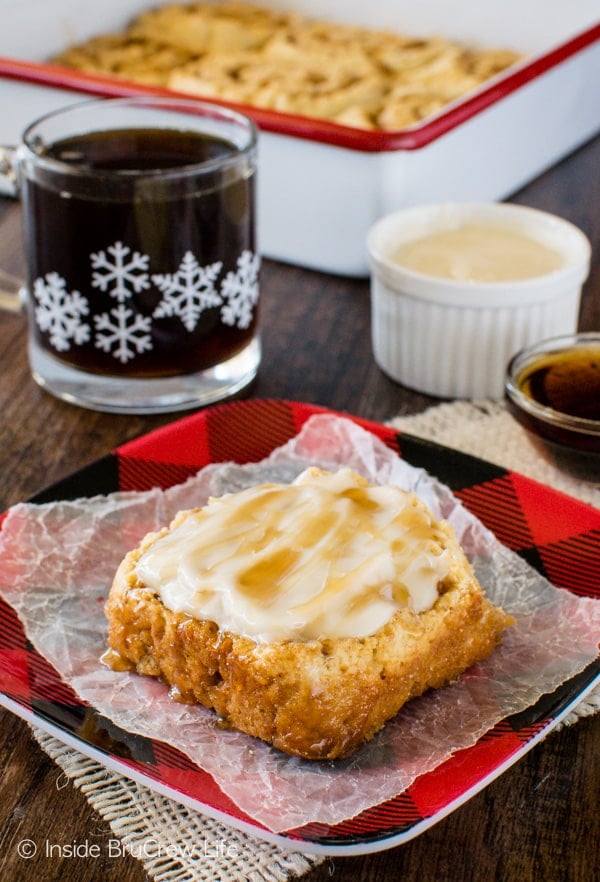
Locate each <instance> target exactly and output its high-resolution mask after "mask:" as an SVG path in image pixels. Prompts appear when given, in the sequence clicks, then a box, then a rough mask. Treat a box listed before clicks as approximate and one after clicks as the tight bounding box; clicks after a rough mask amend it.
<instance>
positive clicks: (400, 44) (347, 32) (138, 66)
mask: <svg viewBox="0 0 600 882" xmlns="http://www.w3.org/2000/svg"><path fill="white" fill-rule="evenodd" d="M518 58H519V56H518V55H517V54H516V53H515V52H511V51H509V50H504V49H500V50H496V49H474V48H469V47H465V46H460V45H458V44H457V43H455V42H453V41H450V40H446V39H443V38H441V37H437V36H434V37H430V38H426V39H419V38H413V37H407V36H403V35H400V34H394V33H391V32H390V31H382V30H373V29H369V28H364V27H352V26H349V25H342V24H337V23H334V22H330V21H318V20H313V19H310V18H307V17H304V16H301V15H300V14H297V13H291V12H286V11H277V10H274V9H270V8H268V7H261V6H259V5H256V4H251V3H240V2H235V0H234V2H222V3H167V4H162V5H160V6H158V7H157V8H154V9H150V10H147V11H146V12H143V13H141V14H140V15H139V16H137V17H136V18H135V19H134V20H133V21H132V22H131V23H130V25H129V26H128V27H127V28H126V29H125V30H124V31H122V32H121V33H118V34H109V35H101V36H100V37H97V38H94V39H92V40H90V41H88V42H87V43H85V44H83V45H80V46H74V47H72V48H69V49H67V50H66V51H65V52H63V53H61V54H60V55H59V56H57V57H56V59H55V61H56V62H58V63H59V64H63V65H65V66H67V67H72V68H76V69H80V70H84V71H87V72H91V73H94V74H107V75H110V76H116V77H122V78H125V79H128V80H130V81H133V82H141V83H153V84H159V85H163V86H166V87H167V88H170V89H172V90H174V91H177V92H185V93H189V94H192V95H198V96H202V97H206V98H210V97H213V98H219V99H222V100H225V101H231V102H235V103H238V104H245V105H248V106H253V107H261V108H268V109H272V110H276V111H281V112H284V113H293V114H301V115H304V116H309V117H319V118H324V119H328V120H331V121H334V122H338V123H341V124H344V125H350V126H355V127H358V128H364V129H387V130H390V129H399V128H404V127H406V126H409V125H414V124H415V123H418V122H419V121H420V120H422V119H424V118H426V117H427V116H429V115H431V114H432V113H435V112H437V111H438V110H440V109H441V108H442V107H444V106H445V105H446V104H448V103H449V102H450V101H453V100H455V99H456V98H459V97H460V96H462V95H464V94H465V93H466V92H469V91H471V90H472V89H474V88H476V87H477V86H479V85H480V84H481V83H483V82H484V81H485V80H487V79H489V78H490V77H492V76H494V75H496V74H498V73H499V72H501V71H502V70H504V69H505V68H507V67H509V66H510V65H511V64H514V63H515V62H516V61H517V60H518Z"/></svg>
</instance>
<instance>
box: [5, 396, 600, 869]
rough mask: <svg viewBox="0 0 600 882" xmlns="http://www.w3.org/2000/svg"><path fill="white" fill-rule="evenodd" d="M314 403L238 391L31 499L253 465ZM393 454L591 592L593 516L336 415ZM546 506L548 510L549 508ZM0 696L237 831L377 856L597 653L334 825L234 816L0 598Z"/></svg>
mask: <svg viewBox="0 0 600 882" xmlns="http://www.w3.org/2000/svg"><path fill="white" fill-rule="evenodd" d="M325 412H329V411H326V410H325V409H324V408H320V407H316V406H313V405H308V404H302V403H298V402H289V401H266V400H256V399H251V400H247V401H238V402H234V403H231V404H225V405H220V406H218V407H214V408H211V409H208V410H204V411H200V412H198V413H194V414H192V415H190V416H187V417H184V418H183V419H180V420H178V421H176V422H174V423H171V424H170V425H167V426H165V427H163V428H161V429H158V430H156V431H154V432H151V433H150V434H148V435H144V436H142V437H140V438H138V439H135V440H134V441H130V442H128V443H126V444H123V445H121V446H120V447H118V448H116V449H115V450H114V451H112V452H111V453H110V454H108V455H107V456H105V457H103V458H101V459H99V460H97V461H96V462H95V463H93V464H91V465H89V466H87V467H86V468H84V469H82V470H81V471H79V472H76V473H74V474H73V475H71V476H69V477H68V478H66V479H64V480H63V481H60V482H59V483H58V484H55V485H53V486H52V487H50V488H48V489H46V490H43V491H42V492H40V493H38V494H37V495H36V496H35V497H33V499H32V500H31V501H32V502H36V503H41V502H51V501H56V500H60V499H74V498H77V497H82V496H83V497H91V496H94V495H96V494H107V493H112V492H114V491H117V490H128V491H129V490H148V489H150V488H152V487H157V486H158V487H162V488H167V487H169V486H172V485H174V484H177V483H179V482H181V481H184V480H186V479H187V478H188V477H190V476H191V475H193V474H195V473H196V472H197V471H198V470H199V469H200V468H202V467H203V466H205V465H208V464H209V463H215V462H226V461H234V462H238V463H240V464H243V463H247V462H255V461H258V460H261V459H263V458H264V457H266V456H268V455H269V453H271V451H272V450H273V449H274V448H275V447H278V446H280V445H281V444H284V443H285V442H287V441H288V440H290V439H291V438H293V437H294V436H295V435H296V434H297V433H298V431H299V430H300V428H301V427H302V425H303V424H304V423H305V422H306V420H307V419H308V418H309V417H311V416H312V415H313V414H316V413H325ZM339 415H341V416H345V417H347V418H350V419H353V420H354V421H355V422H356V423H357V424H359V425H361V426H362V427H363V428H365V429H367V430H368V431H370V432H372V433H373V434H375V435H376V436H377V437H378V438H380V439H381V440H382V441H383V442H384V443H385V444H386V445H387V446H388V447H389V448H390V449H391V450H393V451H394V452H395V453H396V454H397V455H398V456H400V457H402V458H404V459H406V460H407V461H408V462H410V463H411V464H413V465H415V466H417V467H421V468H424V469H426V470H427V471H428V472H430V473H431V474H434V475H436V477H438V478H439V479H440V480H441V481H443V482H444V483H445V484H447V485H448V486H449V487H450V489H451V490H452V491H453V492H454V494H455V495H456V496H457V497H458V498H459V499H460V500H461V501H462V502H463V504H464V505H466V507H467V508H469V509H470V510H471V511H472V512H473V514H475V515H476V516H477V517H478V518H479V519H480V520H481V521H482V522H483V523H484V524H485V525H486V526H487V527H488V528H490V529H491V530H492V531H493V532H494V533H495V534H496V536H497V538H498V539H499V540H500V541H501V542H503V543H504V544H505V545H506V546H508V547H509V548H510V549H511V550H512V551H514V552H516V553H517V554H519V555H521V556H522V557H523V558H524V559H526V560H527V561H528V562H529V563H530V564H532V565H533V566H534V567H536V569H538V570H539V571H540V572H541V573H542V574H543V575H544V576H545V577H546V578H547V579H548V580H549V581H551V582H552V583H553V584H554V585H556V586H558V587H561V588H565V589H568V590H570V591H572V592H573V593H576V594H579V595H581V596H586V597H595V598H600V572H599V570H598V566H597V561H598V556H599V553H600V512H596V510H595V509H592V508H591V507H590V506H588V505H585V504H584V503H580V502H578V501H576V500H573V499H571V498H570V497H567V496H564V495H562V494H560V493H558V492H556V491H553V490H551V489H549V488H548V487H545V486H544V485H542V484H539V483H537V482H535V481H533V480H531V479H529V478H526V477H524V476H522V475H519V474H517V473H515V472H511V471H509V470H506V469H503V468H501V467H499V466H496V465H492V464H490V463H487V462H485V461H483V460H480V459H476V458H475V457H472V456H469V455H467V454H462V453H460V452H458V451H456V450H451V449H449V448H445V447H442V446H440V445H437V444H434V443H432V442H429V441H424V440H423V439H419V438H416V437H414V436H411V435H409V434H406V433H399V432H397V431H396V430H393V429H391V428H390V427H387V426H384V425H381V424H379V423H374V422H370V421H367V420H362V419H358V418H355V417H351V416H350V417H348V415H347V414H339ZM557 512H560V516H557ZM0 675H1V677H2V684H3V685H2V691H1V692H0V704H2V705H4V706H5V707H6V708H8V709H9V710H11V711H13V712H14V713H16V714H17V715H19V716H21V717H23V718H24V719H25V720H27V721H28V722H30V723H32V724H33V725H35V726H38V727H39V728H41V729H43V730H45V731H47V732H49V733H50V734H52V735H54V736H55V737H56V738H58V739H59V740H61V741H63V742H64V743H67V744H69V745H71V746H73V747H75V748H76V749H78V750H79V751H81V752H82V753H84V754H86V755H87V756H90V757H92V758H93V759H96V760H97V761H99V762H100V763H102V764H103V765H105V766H107V767H108V768H110V769H112V770H114V771H117V772H119V773H121V774H123V775H124V776H126V777H129V778H133V779H135V780H136V781H139V782H141V783H143V784H145V785H146V786H148V787H150V788H152V789H154V790H156V791H158V792H160V793H162V794H164V795H167V796H169V797H171V798H173V799H175V800H176V801H178V802H180V803H183V804H185V805H187V806H189V807H191V808H193V809H196V810H198V811H200V812H202V813H203V814H205V815H209V816H211V817H213V818H216V819H217V820H220V821H224V822H225V823H228V824H230V825H231V826H233V827H237V828H239V829H242V830H244V831H245V832H247V833H250V834H251V835H254V836H258V837H260V838H263V839H267V840H269V841H271V842H274V843H276V844H278V845H280V846H282V847H284V848H287V849H293V850H297V851H305V852H313V853H321V854H329V855H343V854H365V853H369V852H374V851H382V850H384V849H387V848H391V847H393V846H396V845H399V844H402V843H403V842H407V841H408V840H409V839H412V838H414V837H415V836H417V835H419V834H420V833H422V832H423V831H424V830H426V829H427V828H428V827H430V826H432V825H433V824H434V823H436V822H437V821H439V820H441V819H442V818H443V817H445V816H446V815H447V814H449V813H450V812H451V811H453V810H454V809H456V808H458V806H460V805H461V804H462V803H464V802H465V801H466V800H467V799H469V798H470V797H471V796H473V795H474V794H475V793H477V792H479V791H480V790H481V789H483V788H484V787H485V786H486V785H487V784H488V783H489V782H490V781H492V780H494V778H496V777H497V776H498V775H500V774H501V773H502V772H503V771H504V770H505V769H507V768H509V767H510V766H511V765H512V764H513V763H515V762H516V761H517V760H518V759H519V758H520V757H522V756H523V755H524V754H525V753H526V752H527V751H529V750H530V749H531V748H532V747H533V746H534V745H535V744H536V743H537V742H538V741H540V740H541V739H542V738H543V737H545V735H547V734H548V732H549V731H550V730H551V729H552V728H554V726H556V724H557V723H558V722H559V721H560V720H561V719H562V718H563V717H564V716H565V715H566V714H567V713H569V711H570V710H571V709H572V708H573V707H574V706H575V705H576V704H577V703H578V701H580V700H581V698H583V696H584V695H585V694H586V693H587V692H589V691H590V690H591V689H592V688H593V686H594V685H595V684H596V683H597V682H600V660H597V661H595V662H594V663H592V664H591V665H589V666H588V667H587V668H586V669H585V670H584V671H583V672H582V673H581V674H579V675H578V676H576V677H574V678H573V679H571V680H569V681H568V682H567V683H565V684H563V685H562V686H561V687H560V688H559V689H557V690H556V691H555V692H554V693H552V694H551V695H546V696H544V697H543V698H542V699H540V701H538V702H536V703H535V705H533V706H531V707H530V708H528V709H527V710H526V711H524V712H522V713H519V714H515V715H513V716H511V717H508V718H506V719H505V720H502V721H501V722H500V723H498V724H497V725H496V726H494V727H493V728H492V729H491V730H490V731H489V732H487V733H486V734H485V735H484V736H483V737H482V738H481V739H480V740H479V742H477V744H475V745H473V746H472V747H470V748H467V749H464V750H461V751H458V752H457V753H455V754H454V755H453V756H452V757H451V758H450V759H449V760H447V761H446V762H444V763H443V764H442V765H440V766H438V767H437V768H436V769H434V770H433V771H432V772H430V773H428V774H426V775H422V776H421V777H419V778H417V779H416V781H415V782H414V783H413V784H412V785H411V786H410V787H409V788H408V789H407V790H406V791H405V792H404V793H402V794H400V795H398V796H396V797H394V798H393V799H391V800H388V801H386V802H384V803H382V804H380V805H378V806H375V807H372V808H369V809H367V810H365V811H363V812H362V813H361V814H359V815H357V816H356V817H354V818H351V819H349V820H347V821H343V822H341V823H339V824H336V825H333V826H329V825H327V824H320V823H312V824H308V825H305V826H303V827H300V828H297V829H294V830H290V831H287V832H286V833H283V834H281V833H277V834H275V833H272V832H271V831H269V830H267V829H266V828H264V827H263V826H261V825H260V824H258V823H257V822H256V821H254V820H253V819H252V818H250V817H249V816H247V815H246V814H245V813H244V812H242V811H241V810H240V809H239V808H238V807H237V806H236V805H235V804H234V803H233V802H232V800H231V799H229V798H228V797H227V796H226V795H225V794H224V793H223V792H222V791H221V790H220V788H219V787H218V786H217V784H216V783H215V781H214V779H213V778H212V777H211V776H210V775H209V774H208V773H207V772H204V771H203V770H202V769H200V768H198V767H197V766H195V765H194V764H193V763H192V762H191V761H190V760H189V759H188V758H187V757H186V756H185V755H183V754H181V753H180V752H178V751H177V750H175V749H173V748H171V747H169V746H168V745H167V744H164V743H163V742H160V741H155V740H151V739H149V738H144V737H142V736H139V735H132V734H131V733H128V732H125V731H123V730H122V729H120V728H118V727H117V726H115V725H114V724H113V723H111V722H110V721H109V720H107V719H106V718H104V717H102V716H101V715H100V714H98V713H97V712H96V711H95V710H94V709H93V708H91V707H89V706H88V705H86V704H84V703H82V702H81V701H80V699H78V697H77V696H76V695H75V693H74V692H73V691H72V690H71V689H70V687H69V686H68V685H67V684H66V683H64V682H63V681H62V679H61V678H60V677H59V675H58V674H57V672H56V671H55V670H54V668H52V666H51V665H50V664H49V663H48V662H47V661H46V660H45V659H44V658H43V657H42V656H41V655H40V654H39V653H37V652H36V651H35V649H34V648H33V647H32V646H31V644H30V643H29V642H28V640H27V638H26V636H25V634H24V632H23V628H22V625H21V622H20V620H19V619H18V617H17V615H16V613H15V612H14V610H13V609H12V608H11V607H10V606H8V605H7V604H6V603H5V602H4V601H2V600H0Z"/></svg>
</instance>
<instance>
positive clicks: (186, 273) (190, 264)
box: [152, 251, 223, 331]
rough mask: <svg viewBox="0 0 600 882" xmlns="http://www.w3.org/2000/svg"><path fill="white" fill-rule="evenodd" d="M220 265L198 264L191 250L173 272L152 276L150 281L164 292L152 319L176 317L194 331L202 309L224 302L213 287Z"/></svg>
mask: <svg viewBox="0 0 600 882" xmlns="http://www.w3.org/2000/svg"><path fill="white" fill-rule="evenodd" d="M222 266H223V264H222V263H221V262H220V261H218V262H217V263H211V264H209V265H208V266H200V264H199V263H198V261H197V260H196V258H195V257H194V255H193V254H192V252H191V251H187V252H186V253H185V254H184V256H183V260H182V261H181V263H180V264H179V269H178V270H177V272H176V273H173V274H172V275H171V274H168V273H166V274H161V273H157V274H156V275H153V276H152V281H153V282H154V283H155V285H156V286H157V287H158V288H159V289H160V290H161V291H162V293H163V299H162V300H161V301H160V303H159V304H158V306H157V307H156V309H155V310H154V313H153V315H154V318H170V317H171V316H177V317H178V318H180V319H181V321H182V322H183V325H184V327H185V328H186V329H187V330H188V331H193V330H194V328H195V327H196V325H197V324H198V319H199V318H200V316H201V314H202V313H203V312H204V310H205V309H209V308H210V307H211V306H220V305H221V303H222V302H223V299H222V297H221V296H220V294H219V293H218V292H217V290H216V288H215V279H216V278H217V276H218V275H219V273H220V272H221V267H222Z"/></svg>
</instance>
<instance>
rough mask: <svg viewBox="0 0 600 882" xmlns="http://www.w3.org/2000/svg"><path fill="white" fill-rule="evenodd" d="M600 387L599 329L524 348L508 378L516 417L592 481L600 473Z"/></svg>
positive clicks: (509, 398) (562, 460) (552, 451)
mask: <svg viewBox="0 0 600 882" xmlns="http://www.w3.org/2000/svg"><path fill="white" fill-rule="evenodd" d="M599 383H600V332H596V331H592V332H587V333H581V334H565V335H562V336H559V337H551V338H549V339H546V340H542V341H541V342H539V343H536V344H534V345H532V346H528V347H526V348H525V349H522V350H521V351H520V352H517V354H516V355H514V356H513V357H512V359H511V360H510V362H509V364H508V368H507V371H506V380H505V397H506V400H507V404H508V407H509V410H510V412H511V413H512V415H513V417H514V418H515V419H516V420H517V421H518V422H519V423H521V425H522V426H524V428H525V429H527V430H528V431H529V432H530V433H532V435H533V436H535V437H536V438H538V439H540V440H541V441H542V442H543V445H544V447H545V448H546V449H547V451H548V452H549V453H550V454H551V457H552V459H554V460H555V461H556V463H557V465H560V466H564V467H567V468H569V470H570V471H573V470H575V471H576V472H577V473H578V475H579V476H581V477H584V478H587V479H589V480H597V479H598V476H599V475H600V388H599ZM574 405H575V406H574ZM582 414H584V415H582Z"/></svg>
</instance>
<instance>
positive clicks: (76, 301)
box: [33, 273, 90, 352]
mask: <svg viewBox="0 0 600 882" xmlns="http://www.w3.org/2000/svg"><path fill="white" fill-rule="evenodd" d="M66 284H67V283H66V281H65V280H64V279H63V277H62V276H60V275H59V274H58V273H48V274H47V275H46V276H45V278H44V279H36V280H35V282H34V283H33V294H34V297H35V299H36V300H37V302H38V304H39V305H38V306H36V309H35V320H36V322H37V324H38V327H39V328H40V330H41V331H44V332H47V333H49V335H50V343H51V344H52V346H54V348H55V349H56V350H57V351H58V352H66V351H67V350H68V349H70V348H71V343H75V344H76V345H78V346H81V345H82V344H83V343H87V341H88V340H89V339H90V326H89V325H88V324H85V323H84V322H82V321H81V317H82V316H84V315H87V314H88V313H89V311H90V310H89V305H88V302H87V300H86V298H85V297H82V295H81V294H80V293H79V291H71V292H68V291H67V290H66Z"/></svg>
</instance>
